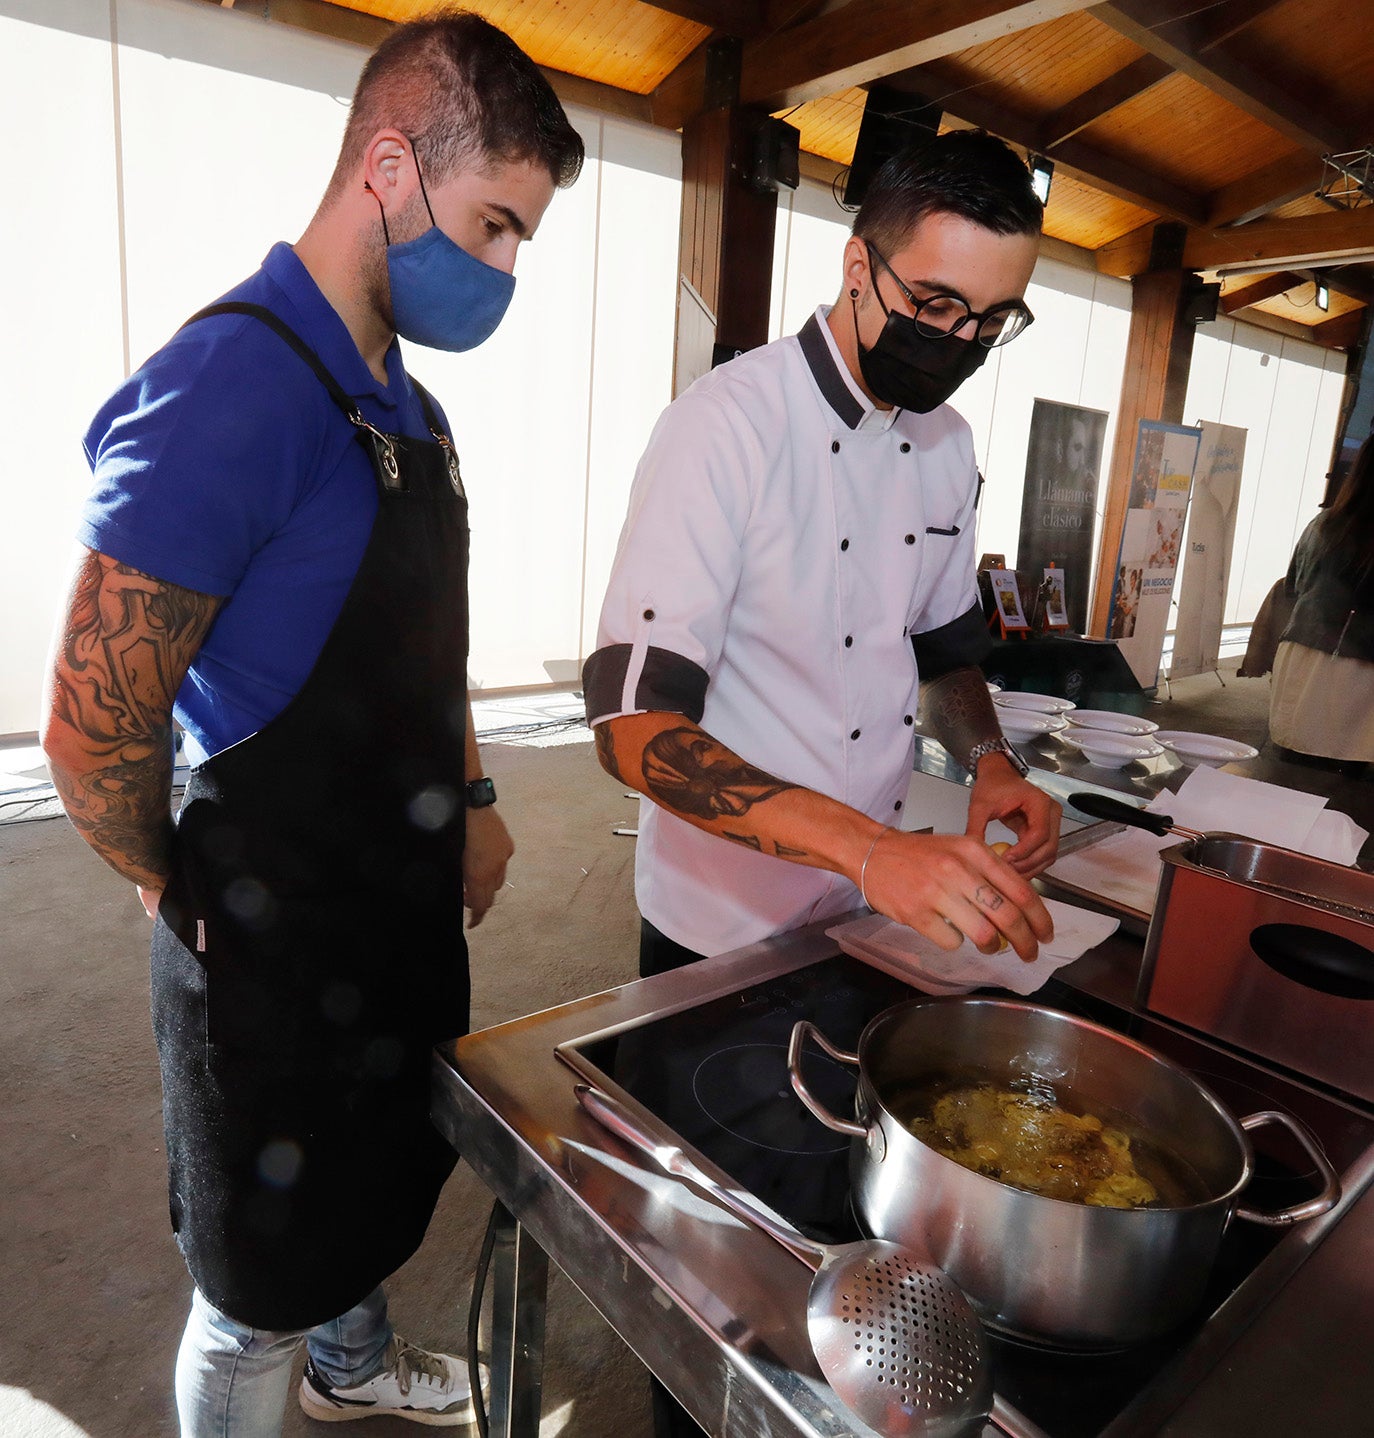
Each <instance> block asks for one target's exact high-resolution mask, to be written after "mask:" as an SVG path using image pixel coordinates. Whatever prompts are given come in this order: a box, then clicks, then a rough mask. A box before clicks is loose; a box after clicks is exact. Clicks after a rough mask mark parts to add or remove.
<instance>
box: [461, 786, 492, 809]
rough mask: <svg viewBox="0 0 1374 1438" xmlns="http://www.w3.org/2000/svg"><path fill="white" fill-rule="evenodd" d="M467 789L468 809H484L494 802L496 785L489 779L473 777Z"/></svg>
mask: <svg viewBox="0 0 1374 1438" xmlns="http://www.w3.org/2000/svg"><path fill="white" fill-rule="evenodd" d="M467 790H468V808H469V809H485V808H486V807H487V805H488V804H494V803H495V802H496V785H495V784H493V783H492V782H491V780H490V779H473V780H472V781H471V782H470V783H469V784H468V786H467Z"/></svg>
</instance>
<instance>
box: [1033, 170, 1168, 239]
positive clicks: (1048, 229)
mask: <svg viewBox="0 0 1374 1438" xmlns="http://www.w3.org/2000/svg"><path fill="white" fill-rule="evenodd" d="M1154 218H1155V217H1154V215H1153V214H1152V213H1151V212H1150V211H1149V210H1144V209H1141V208H1140V206H1139V205H1132V204H1130V203H1129V202H1128V201H1126V200H1118V199H1117V198H1116V197H1115V196H1113V195H1107V194H1104V193H1103V192H1102V191H1101V190H1094V189H1093V188H1092V187H1091V186H1089V185H1085V184H1083V183H1082V182H1081V181H1080V180H1076V179H1074V177H1073V176H1072V175H1064V174H1056V175H1055V177H1054V181H1053V183H1052V184H1051V185H1050V202H1049V204H1048V205H1047V206H1046V208H1045V233H1046V234H1047V235H1051V236H1053V238H1055V239H1056V240H1063V241H1064V242H1065V243H1066V244H1070V245H1081V246H1083V247H1084V248H1085V249H1089V250H1095V249H1098V248H1099V247H1100V246H1102V245H1105V244H1107V243H1108V242H1109V241H1110V240H1115V239H1117V238H1119V237H1120V236H1121V235H1125V234H1128V233H1129V232H1130V231H1131V230H1135V229H1139V228H1140V226H1141V225H1146V224H1149V223H1150V221H1151V220H1153V219H1154Z"/></svg>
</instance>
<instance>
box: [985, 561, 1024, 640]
mask: <svg viewBox="0 0 1374 1438" xmlns="http://www.w3.org/2000/svg"><path fill="white" fill-rule="evenodd" d="M988 579H989V580H990V581H991V582H992V594H993V598H994V599H995V600H996V601H997V614H998V617H999V618H1000V619H1001V621H1002V628H1003V629H1029V628H1030V625H1029V624H1027V622H1026V611H1025V610H1024V609H1022V608H1021V591H1020V588H1019V587H1018V585H1017V583H1016V571H1015V570H1014V569H989V570H988Z"/></svg>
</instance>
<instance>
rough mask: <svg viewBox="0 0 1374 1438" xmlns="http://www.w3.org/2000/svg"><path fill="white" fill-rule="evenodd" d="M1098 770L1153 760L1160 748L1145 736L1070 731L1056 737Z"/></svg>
mask: <svg viewBox="0 0 1374 1438" xmlns="http://www.w3.org/2000/svg"><path fill="white" fill-rule="evenodd" d="M1059 737H1060V738H1061V739H1062V740H1063V741H1064V743H1066V744H1072V745H1073V747H1074V748H1075V749H1077V750H1078V751H1079V752H1080V753H1081V754H1082V755H1083V757H1084V758H1085V759H1086V760H1087V761H1088V763H1089V764H1095V765H1096V766H1097V767H1098V768H1099V769H1124V768H1125V767H1126V765H1127V764H1134V763H1135V762H1136V760H1138V759H1157V758H1158V757H1159V756H1160V755H1161V754H1162V753H1163V752H1164V746H1163V745H1162V744H1156V743H1155V742H1154V740H1153V739H1151V738H1149V737H1145V738H1139V737H1136V736H1133V735H1130V734H1109V733H1108V732H1107V731H1106V730H1105V729H1071V730H1069V731H1068V732H1067V733H1064V734H1061V735H1060V736H1059Z"/></svg>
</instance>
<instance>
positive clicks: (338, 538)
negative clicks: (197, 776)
mask: <svg viewBox="0 0 1374 1438" xmlns="http://www.w3.org/2000/svg"><path fill="white" fill-rule="evenodd" d="M224 299H226V300H241V301H246V302H248V303H252V304H258V305H263V306H265V307H266V308H268V309H270V310H272V311H273V312H274V313H275V314H277V315H278V316H280V318H281V319H282V320H283V321H284V322H285V323H286V324H287V325H289V326H290V327H291V328H292V329H293V330H295V332H296V333H297V334H298V335H299V336H300V337H301V339H303V340H304V341H305V343H306V344H307V345H308V346H309V347H310V348H311V349H313V350H314V351H315V353H316V354H317V355H319V357H320V359H321V360H322V361H323V363H324V366H325V368H326V369H327V370H329V371H330V373H331V374H332V375H333V376H334V378H335V379H336V380H337V381H338V382H339V384H340V385H341V386H342V387H343V389H344V390H345V391H346V392H347V393H348V394H349V395H350V396H351V397H352V398H353V399H354V400H355V401H356V402H357V403H358V405H359V407H360V408H361V409H362V412H363V414H364V416H365V417H366V418H367V420H368V421H369V422H370V423H371V424H374V425H376V426H377V428H378V429H382V430H386V431H388V432H391V433H399V434H405V435H410V436H413V437H416V438H422V439H424V438H428V437H429V428H428V426H427V425H426V424H425V419H424V414H423V412H422V410H421V408H420V404H419V400H418V398H417V396H416V394H415V390H414V388H413V386H412V385H411V383H410V381H409V379H408V378H407V377H406V374H405V371H404V369H403V367H402V363H401V353H400V348H399V346H398V345H396V344H395V343H394V342H393V344H392V346H391V348H390V350H389V351H388V352H387V356H386V373H387V382H386V384H385V385H382V384H379V383H378V382H377V380H376V379H375V378H374V377H373V375H372V373H371V371H370V370H369V369H368V367H367V365H366V363H364V361H363V358H362V355H361V354H359V352H358V348H357V346H356V345H355V344H354V342H353V338H352V336H351V335H350V334H349V333H348V330H347V329H346V328H345V326H344V323H343V320H342V319H340V318H339V315H338V313H337V312H336V311H335V310H334V308H333V307H332V306H331V305H330V303H329V302H328V300H326V299H325V297H324V295H323V294H321V292H320V290H319V287H318V286H317V285H316V284H315V282H314V280H313V279H311V277H310V275H309V273H308V272H307V271H306V268H305V266H304V265H303V264H302V263H301V262H300V260H299V259H297V257H296V254H295V252H294V250H292V248H291V247H290V246H289V245H287V244H278V245H276V246H274V247H273V249H272V250H271V252H270V253H269V254H268V256H267V258H266V259H265V260H264V261H263V264H262V268H261V269H260V270H259V271H258V272H257V273H256V274H255V275H253V276H252V277H251V278H250V279H248V280H246V281H244V283H243V284H241V285H239V286H238V287H237V288H236V289H233V290H231V291H230V292H229V293H228V294H227V295H225V296H224ZM440 418H441V420H442V419H443V416H442V415H441V416H440ZM443 423H444V426H445V428H446V429H447V420H443ZM84 445H85V451H86V458H87V460H88V462H89V463H90V466H91V469H92V472H93V474H94V476H95V484H94V487H93V490H92V492H91V495H90V498H89V499H88V500H87V502H86V504H85V507H84V508H83V510H82V514H81V522H80V527H79V529H78V536H77V537H78V538H79V539H80V541H81V543H82V544H84V545H86V546H87V547H88V548H90V549H93V550H98V551H99V552H100V553H101V554H105V555H108V556H109V557H110V558H112V559H117V560H119V561H120V562H121V563H123V564H127V565H130V566H131V567H132V568H134V569H138V570H141V571H142V572H143V573H145V574H149V575H152V576H153V577H154V578H157V579H161V580H165V581H167V582H168V583H171V584H177V585H181V586H182V587H183V588H186V589H194V590H198V591H199V592H201V593H202V594H213V595H217V596H221V597H224V599H225V602H224V604H223V606H222V607H221V609H220V611H219V614H218V615H217V616H216V618H215V622H214V625H213V626H212V627H211V629H210V632H209V634H208V636H207V637H206V640H205V644H204V646H203V647H202V649H201V651H200V653H199V654H198V655H197V656H196V659H195V661H194V663H193V664H192V665H191V669H190V672H189V673H188V674H187V676H186V681H185V683H184V684H183V685H182V687H181V690H180V692H179V693H178V694H177V698H176V706H175V711H174V712H175V714H176V718H177V720H178V722H179V723H180V724H181V725H182V727H183V728H184V729H185V730H186V733H187V740H188V743H187V754H188V758H189V759H190V761H191V762H192V763H198V762H199V761H200V760H201V759H202V758H204V757H206V756H208V755H211V754H216V753H218V752H219V751H220V750H221V749H225V748H227V747H228V746H229V745H230V744H235V743H237V742H238V741H239V740H241V739H245V738H247V737H248V735H250V734H253V733H255V732H256V731H257V730H258V729H260V728H262V726H263V725H264V724H266V723H267V721H268V720H269V719H272V718H273V717H275V716H276V715H277V714H279V713H280V712H281V711H282V710H283V709H284V708H285V707H286V705H287V704H288V703H289V702H290V700H291V699H292V698H293V697H294V695H295V694H296V692H297V691H298V690H299V689H300V688H301V686H302V684H303V683H304V682H305V679H306V676H307V675H308V674H309V673H310V670H311V668H312V667H313V666H314V663H315V660H316V659H317V658H318V656H319V653H320V650H321V649H322V648H323V646H324V641H325V639H326V638H327V637H328V635H329V631H330V630H331V629H332V628H333V626H334V621H335V620H336V619H337V618H338V615H339V611H340V609H341V608H342V607H343V602H344V598H345V596H346V595H347V593H348V589H349V586H350V585H351V584H352V582H353V576H354V574H355V573H356V571H357V568H358V564H359V561H360V560H361V559H362V556H363V551H364V550H365V549H366V547H367V541H368V537H369V535H370V534H371V532H372V522H373V519H374V517H375V515H376V512H377V494H376V485H375V481H374V479H373V474H372V469H371V466H370V464H369V463H368V459H367V456H366V455H365V454H364V452H363V449H362V446H361V445H359V444H358V443H357V441H356V440H355V438H354V430H353V426H352V425H351V424H350V423H349V422H348V420H347V419H346V418H345V417H344V415H343V414H342V413H341V412H340V410H339V408H338V406H337V405H336V404H335V403H334V402H333V400H331V399H330V397H329V394H328V392H327V391H326V390H325V388H324V386H323V385H322V384H321V383H320V381H319V380H318V379H317V378H316V377H315V375H314V374H313V373H312V371H311V370H310V368H309V367H308V366H307V365H306V364H305V363H304V362H303V361H302V360H301V359H300V358H299V357H298V356H297V355H296V354H295V353H294V352H293V351H292V350H291V349H290V348H289V347H288V346H287V344H286V343H285V342H284V341H283V340H282V339H281V338H280V337H279V336H277V335H276V334H274V333H273V332H272V331H271V330H270V329H269V328H268V327H267V326H266V325H265V324H263V323H262V322H261V321H260V320H256V319H252V318H250V317H248V316H245V315H222V316H220V315H217V316H214V317H212V318H210V319H205V320H198V321H196V323H195V324H193V325H188V326H187V327H186V328H185V329H182V330H179V331H178V332H177V333H176V334H175V335H174V336H173V337H172V339H171V340H170V341H169V342H168V343H167V344H166V345H164V346H163V348H162V349H160V350H159V351H158V352H157V353H156V354H155V355H154V356H153V357H152V358H151V359H150V360H148V362H147V363H146V364H145V365H144V366H143V367H142V368H141V369H140V370H138V371H137V373H135V374H133V375H132V376H130V378H129V379H128V380H127V381H126V382H125V383H124V384H122V385H120V387H119V388H118V389H117V390H116V391H115V392H114V394H113V395H111V396H110V398H109V400H108V401H107V402H106V403H105V404H104V406H103V407H102V408H101V410H100V412H99V413H98V414H97V415H96V417H95V419H94V420H93V421H92V423H91V426H90V428H89V429H88V430H87V432H86V436H85V440H84Z"/></svg>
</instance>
